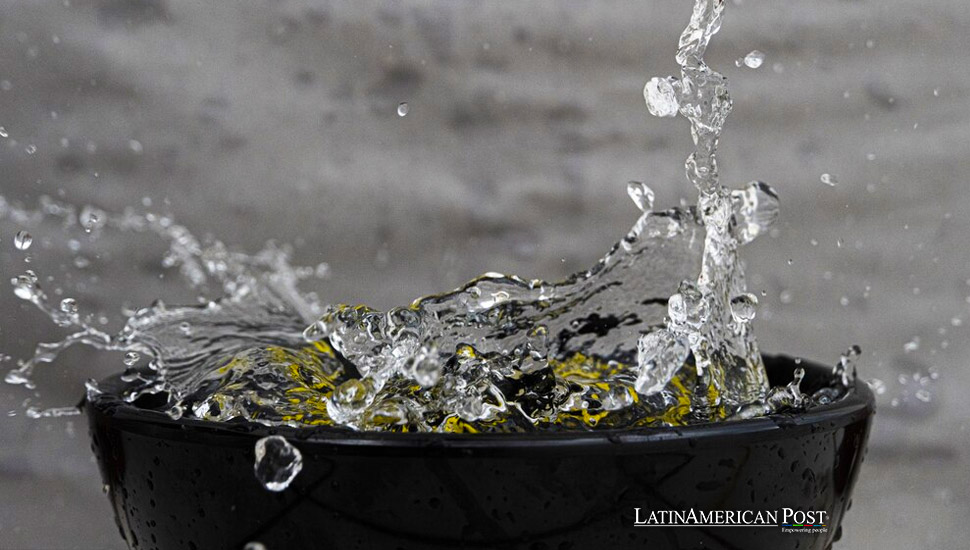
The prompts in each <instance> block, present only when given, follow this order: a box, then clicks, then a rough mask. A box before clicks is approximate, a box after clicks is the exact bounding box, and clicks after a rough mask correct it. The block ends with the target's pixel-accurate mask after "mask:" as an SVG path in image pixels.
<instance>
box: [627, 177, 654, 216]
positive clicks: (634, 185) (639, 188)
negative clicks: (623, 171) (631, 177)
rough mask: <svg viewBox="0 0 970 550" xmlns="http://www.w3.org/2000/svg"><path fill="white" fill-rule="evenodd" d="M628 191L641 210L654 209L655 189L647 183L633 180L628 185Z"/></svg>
mask: <svg viewBox="0 0 970 550" xmlns="http://www.w3.org/2000/svg"><path fill="white" fill-rule="evenodd" d="M626 192H627V194H628V195H630V198H631V199H633V203H634V204H636V205H637V208H639V209H640V211H641V212H651V211H653V200H654V194H653V189H650V187H648V186H647V184H645V183H642V182H639V181H631V182H630V183H628V184H627V186H626Z"/></svg>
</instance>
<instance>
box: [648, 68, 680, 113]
mask: <svg viewBox="0 0 970 550" xmlns="http://www.w3.org/2000/svg"><path fill="white" fill-rule="evenodd" d="M675 82H676V79H674V78H673V77H668V78H659V77H653V78H651V79H650V80H649V81H647V85H646V86H644V87H643V99H644V100H646V102H647V110H649V111H650V114H651V115H653V116H659V117H672V116H677V111H678V109H679V108H680V101H679V100H678V99H677V90H676V88H675V87H674V83H675Z"/></svg>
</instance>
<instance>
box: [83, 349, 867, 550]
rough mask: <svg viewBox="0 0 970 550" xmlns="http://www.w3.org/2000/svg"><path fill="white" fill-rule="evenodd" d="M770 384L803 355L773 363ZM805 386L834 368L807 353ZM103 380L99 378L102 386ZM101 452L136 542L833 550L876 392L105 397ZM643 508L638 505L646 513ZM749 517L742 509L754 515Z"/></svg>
mask: <svg viewBox="0 0 970 550" xmlns="http://www.w3.org/2000/svg"><path fill="white" fill-rule="evenodd" d="M767 363H768V372H769V376H770V378H771V381H772V383H773V384H783V383H787V382H788V381H789V380H790V379H791V376H792V371H793V370H794V368H795V367H796V365H795V363H794V362H793V361H792V360H791V359H788V358H784V357H773V358H769V359H768V361H767ZM802 366H804V367H806V370H807V376H806V379H805V381H804V382H803V386H802V387H803V389H804V390H808V391H811V390H813V389H815V388H818V387H821V386H822V385H823V384H825V383H827V382H828V381H829V380H830V379H831V369H830V368H828V367H822V366H818V365H811V364H804V363H803V364H802ZM110 384H111V381H110V380H109V381H107V382H106V383H105V384H102V386H110ZM85 406H86V409H87V414H88V418H89V420H90V430H91V438H92V442H93V449H94V452H95V454H96V455H97V458H98V461H99V463H100V466H101V471H102V474H103V476H104V481H105V483H106V484H108V486H109V487H110V491H109V498H110V499H111V502H112V505H113V507H114V510H115V514H116V519H117V523H118V526H119V528H120V530H121V534H122V536H123V537H124V539H125V540H126V541H127V543H128V545H129V546H130V547H131V548H144V549H151V548H158V549H162V550H168V549H178V548H185V549H196V550H214V549H219V548H243V547H244V546H245V544H246V543H248V542H253V541H258V542H260V543H262V544H263V545H265V547H266V548H267V549H269V550H280V549H296V548H321V549H327V550H351V549H380V550H394V549H407V550H418V549H442V550H443V549H449V550H450V549H457V548H522V549H533V550H539V549H550V550H553V549H558V550H566V549H576V550H580V549H583V550H585V549H601V548H604V549H624V548H642V549H651V550H658V549H675V548H676V549H698V548H708V549H739V550H756V549H762V548H763V549H766V550H782V549H794V548H799V549H802V550H809V549H827V548H830V547H831V545H832V543H833V541H836V540H838V537H839V534H840V524H841V522H842V518H843V515H844V514H845V512H846V510H847V509H848V508H849V505H850V503H851V501H850V496H851V492H852V487H853V484H854V482H855V479H856V476H857V474H858V472H859V466H860V464H861V462H862V459H863V455H864V452H865V446H866V439H867V437H868V434H869V428H870V423H871V420H872V415H873V413H874V399H873V395H872V393H871V392H870V391H869V389H868V388H867V387H866V385H865V384H864V383H861V382H859V383H857V385H856V387H855V388H854V389H853V390H852V391H851V392H850V394H849V395H848V396H847V397H846V398H844V399H842V400H840V401H838V402H837V403H834V404H831V405H826V406H822V407H817V408H814V409H812V410H810V411H809V412H805V413H799V414H780V415H773V416H770V417H764V418H758V419H754V420H745V421H738V422H722V423H717V424H707V425H698V426H690V427H686V428H680V429H640V430H625V431H601V432H582V433H579V432H576V433H565V434H564V433H533V434H495V435H486V434H475V435H456V434H387V433H357V432H350V431H343V430H335V429H329V428H316V429H274V428H267V427H263V426H259V425H252V424H217V423H209V422H203V421H193V420H178V421H175V420H172V419H170V418H169V417H167V416H165V415H164V414H160V413H158V412H154V411H150V410H144V409H140V408H136V407H134V406H131V405H127V404H124V403H122V402H120V401H119V400H118V399H116V398H113V397H110V396H108V395H105V396H103V397H100V398H98V399H96V400H94V401H92V402H88V403H87V404H86V405H85ZM274 433H276V434H280V435H283V436H285V437H287V438H288V439H289V440H290V441H291V442H292V443H293V444H294V445H296V446H297V447H298V448H299V449H300V451H301V452H302V454H303V460H304V466H303V470H302V472H301V473H300V474H299V475H298V476H297V478H296V479H295V480H294V481H293V483H292V484H291V485H290V487H289V488H288V489H286V490H285V491H283V492H280V493H274V492H270V491H268V490H266V489H264V488H263V487H262V486H261V485H260V484H259V482H258V481H257V480H256V478H255V477H254V475H253V460H254V444H255V442H256V441H257V440H258V439H259V438H261V437H263V436H266V435H268V434H274ZM784 508H790V509H793V510H803V511H804V510H823V511H825V512H826V513H827V517H826V518H825V520H824V521H823V522H816V523H815V524H813V525H816V524H818V523H824V527H819V528H814V529H815V530H816V532H814V533H800V532H787V530H786V528H784V527H781V526H780V524H781V523H783V521H782V518H781V517H779V521H778V524H779V525H769V526H760V527H695V526H689V527H646V526H635V521H636V520H637V519H640V520H641V521H645V520H647V519H648V518H649V514H650V512H652V511H662V510H669V511H688V510H691V509H693V510H695V512H702V511H717V510H724V511H744V510H752V511H770V510H774V511H777V512H781V511H782V510H783V509H784ZM636 509H639V512H636ZM749 517H750V516H749Z"/></svg>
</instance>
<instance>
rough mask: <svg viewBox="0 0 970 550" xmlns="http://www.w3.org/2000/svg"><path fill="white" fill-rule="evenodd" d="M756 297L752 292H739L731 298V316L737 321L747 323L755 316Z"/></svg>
mask: <svg viewBox="0 0 970 550" xmlns="http://www.w3.org/2000/svg"><path fill="white" fill-rule="evenodd" d="M757 306H758V298H757V297H755V296H754V295H753V294H748V293H745V294H741V295H739V296H735V297H734V298H731V316H732V317H734V320H735V321H737V322H738V323H749V322H751V320H752V319H754V317H755V313H756V308H757Z"/></svg>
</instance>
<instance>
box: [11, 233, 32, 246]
mask: <svg viewBox="0 0 970 550" xmlns="http://www.w3.org/2000/svg"><path fill="white" fill-rule="evenodd" d="M33 242H34V237H33V236H32V235H31V234H30V233H28V232H26V231H18V232H17V234H16V235H15V236H14V238H13V244H14V246H15V247H17V250H27V249H28V248H30V245H31V244H33Z"/></svg>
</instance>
